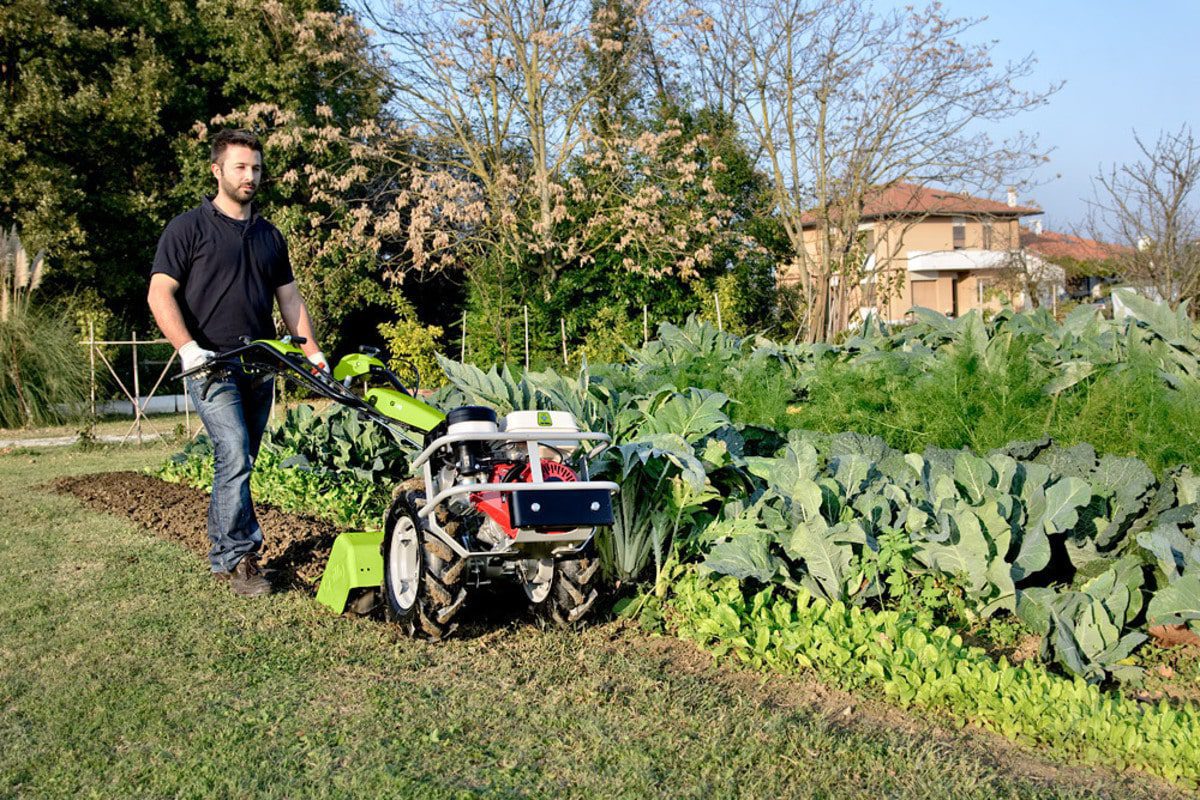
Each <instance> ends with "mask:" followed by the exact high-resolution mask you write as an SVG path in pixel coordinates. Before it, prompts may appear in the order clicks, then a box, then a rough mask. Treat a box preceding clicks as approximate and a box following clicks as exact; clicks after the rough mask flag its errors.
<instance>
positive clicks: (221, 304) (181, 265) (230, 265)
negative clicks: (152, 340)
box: [150, 197, 295, 352]
mask: <svg viewBox="0 0 1200 800" xmlns="http://www.w3.org/2000/svg"><path fill="white" fill-rule="evenodd" d="M156 272H161V273H162V274H164V275H169V276H171V277H172V278H174V279H175V280H177V281H179V286H180V288H179V291H177V292H176V293H175V299H176V300H177V301H178V303H179V310H180V311H181V312H182V313H183V322H184V324H185V325H187V329H188V332H189V333H191V334H192V336H193V337H195V339H196V342H197V344H199V345H200V346H201V347H204V348H206V349H208V350H215V351H217V352H223V351H225V350H231V349H233V348H235V347H238V346H239V345H241V343H242V342H241V337H242V336H249V337H251V338H254V339H262V338H267V337H271V336H274V334H275V325H274V324H273V323H272V321H271V311H272V309H273V308H274V302H275V290H276V289H278V288H279V287H280V286H284V285H286V284H289V283H291V282H292V281H293V280H295V277H294V276H293V274H292V262H291V260H290V259H289V258H288V251H287V242H286V241H284V238H283V234H281V233H280V232H279V230H278V229H277V228H276V227H275V226H274V225H272V224H271V223H269V222H267V221H266V220H265V219H263V218H262V217H260V216H259V215H258V214H257V212H254V210H253V206H251V216H250V219H248V220H237V219H233V218H232V217H228V216H226V215H225V214H223V213H222V212H221V211H220V210H219V209H218V208H217V207H216V206H214V205H213V202H212V199H211V198H207V197H206V198H205V199H204V202H203V203H201V204H200V205H199V206H197V207H196V208H193V209H192V210H191V211H186V212H184V213H183V214H180V215H179V216H178V217H176V218H175V219H173V220H171V221H170V222H169V223H167V228H166V230H164V231H163V234H162V236H161V237H159V240H158V250H157V251H156V252H155V254H154V266H153V267H152V268H151V269H150V274H151V275H153V274H154V273H156Z"/></svg>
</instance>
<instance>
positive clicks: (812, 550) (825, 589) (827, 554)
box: [784, 519, 861, 600]
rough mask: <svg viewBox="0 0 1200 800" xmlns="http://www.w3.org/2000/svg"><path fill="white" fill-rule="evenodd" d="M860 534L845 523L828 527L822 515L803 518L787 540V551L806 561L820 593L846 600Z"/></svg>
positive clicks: (799, 559) (798, 559) (806, 568)
mask: <svg viewBox="0 0 1200 800" xmlns="http://www.w3.org/2000/svg"><path fill="white" fill-rule="evenodd" d="M860 536H861V535H860V534H857V535H856V533H854V532H851V531H850V530H849V529H848V528H846V526H844V525H839V526H835V527H833V528H830V527H827V526H826V525H825V524H824V522H823V521H821V520H820V519H817V520H813V521H811V522H801V523H800V524H799V525H797V526H796V528H795V530H794V531H792V535H791V536H790V537H788V538H787V539H786V540H785V542H784V552H785V553H787V554H788V556H789V557H790V558H793V559H796V560H797V561H803V562H804V569H805V572H807V574H808V575H809V576H810V577H811V578H812V580H813V581H814V582H815V584H816V586H817V587H818V594H821V595H822V596H824V597H825V598H827V599H829V600H844V599H846V578H847V576H848V574H849V572H850V565H851V563H852V561H853V560H854V545H853V542H855V541H858V540H859V539H860Z"/></svg>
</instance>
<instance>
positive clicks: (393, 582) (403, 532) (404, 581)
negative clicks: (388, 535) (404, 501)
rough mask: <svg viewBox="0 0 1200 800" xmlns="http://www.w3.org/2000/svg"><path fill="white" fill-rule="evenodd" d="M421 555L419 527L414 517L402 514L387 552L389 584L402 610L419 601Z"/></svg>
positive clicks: (393, 529)
mask: <svg viewBox="0 0 1200 800" xmlns="http://www.w3.org/2000/svg"><path fill="white" fill-rule="evenodd" d="M420 555H421V554H420V548H419V543H418V542H417V528H416V526H415V525H413V521H412V517H410V516H408V515H407V514H405V515H402V516H401V517H400V518H399V519H398V520H396V525H395V527H394V528H392V539H391V543H390V544H389V545H388V553H387V556H388V557H387V578H388V586H389V588H390V589H391V593H392V597H394V598H395V600H396V602H397V603H398V604H399V606H400V608H401V609H402V610H408V609H410V608H412V607H413V604H414V603H415V602H416V601H417V587H418V585H419V581H420V579H421V559H420Z"/></svg>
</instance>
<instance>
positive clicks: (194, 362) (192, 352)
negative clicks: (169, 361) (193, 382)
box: [179, 340, 217, 372]
mask: <svg viewBox="0 0 1200 800" xmlns="http://www.w3.org/2000/svg"><path fill="white" fill-rule="evenodd" d="M216 355H217V354H216V353H214V352H213V351H212V350H205V349H204V348H203V347H201V346H200V345H198V344H196V342H195V340H192V341H190V342H188V343H186V344H185V345H184V346H183V347H181V348H179V361H180V363H181V364H182V365H183V372H188V371H190V370H193V369H195V368H196V367H199V366H202V365H203V364H204V363H206V362H207V361H208V360H209V359H212V358H216Z"/></svg>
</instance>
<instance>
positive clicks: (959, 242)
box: [954, 217, 967, 250]
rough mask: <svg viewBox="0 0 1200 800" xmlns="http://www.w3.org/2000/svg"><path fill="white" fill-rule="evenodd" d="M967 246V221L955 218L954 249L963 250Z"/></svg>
mask: <svg viewBox="0 0 1200 800" xmlns="http://www.w3.org/2000/svg"><path fill="white" fill-rule="evenodd" d="M966 246H967V221H966V220H965V219H963V218H962V217H955V218H954V249H955V250H962V249H963V248H964V247H966Z"/></svg>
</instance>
